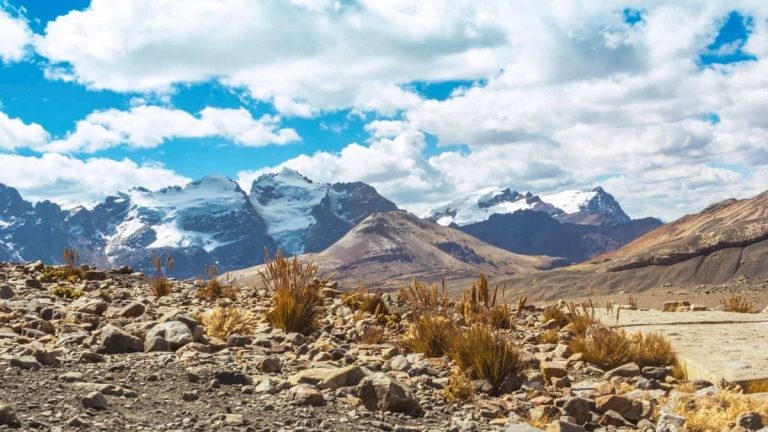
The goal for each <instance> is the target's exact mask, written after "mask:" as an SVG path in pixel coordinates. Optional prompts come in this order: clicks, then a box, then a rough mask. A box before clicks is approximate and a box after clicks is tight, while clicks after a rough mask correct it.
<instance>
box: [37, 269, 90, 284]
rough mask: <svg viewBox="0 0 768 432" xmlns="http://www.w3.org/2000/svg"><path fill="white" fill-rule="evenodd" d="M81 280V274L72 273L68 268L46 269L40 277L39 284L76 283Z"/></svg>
mask: <svg viewBox="0 0 768 432" xmlns="http://www.w3.org/2000/svg"><path fill="white" fill-rule="evenodd" d="M81 279H82V272H76V273H73V272H72V271H71V270H70V269H69V267H46V268H44V269H43V274H42V275H40V282H45V283H51V282H70V283H74V282H78V281H80V280H81Z"/></svg>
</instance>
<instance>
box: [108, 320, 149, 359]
mask: <svg viewBox="0 0 768 432" xmlns="http://www.w3.org/2000/svg"><path fill="white" fill-rule="evenodd" d="M99 339H100V341H101V345H100V346H99V349H100V350H101V351H102V352H104V353H105V354H122V353H129V352H141V351H144V343H143V342H142V341H141V339H139V338H137V337H136V336H133V335H131V334H129V333H127V332H125V331H124V330H123V329H121V328H119V327H115V326H114V325H112V324H107V325H106V326H104V327H103V328H102V329H101V330H100V336H99Z"/></svg>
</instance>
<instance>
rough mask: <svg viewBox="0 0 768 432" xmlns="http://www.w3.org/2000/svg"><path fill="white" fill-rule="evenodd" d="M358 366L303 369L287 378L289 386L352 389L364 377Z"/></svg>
mask: <svg viewBox="0 0 768 432" xmlns="http://www.w3.org/2000/svg"><path fill="white" fill-rule="evenodd" d="M365 375H366V374H365V372H364V371H363V369H362V368H360V367H359V366H347V367H343V368H315V369H305V370H303V371H299V372H298V373H296V374H294V375H292V376H291V377H289V378H288V382H290V383H291V384H312V385H315V386H317V387H318V388H321V389H337V388H341V387H353V386H355V385H357V384H358V383H359V382H360V380H362V379H363V377H365Z"/></svg>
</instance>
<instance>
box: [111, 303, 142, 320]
mask: <svg viewBox="0 0 768 432" xmlns="http://www.w3.org/2000/svg"><path fill="white" fill-rule="evenodd" d="M145 310H146V308H145V307H144V305H143V304H141V303H139V302H132V303H129V304H127V305H126V306H125V307H124V308H122V309H120V312H118V313H117V314H118V315H119V316H121V317H123V318H136V317H139V316H142V315H143V314H144V311H145Z"/></svg>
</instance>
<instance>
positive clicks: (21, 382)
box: [0, 263, 763, 432]
mask: <svg viewBox="0 0 768 432" xmlns="http://www.w3.org/2000/svg"><path fill="white" fill-rule="evenodd" d="M45 268H46V267H45V266H43V265H42V264H41V263H31V264H27V265H11V264H0V299H2V300H0V390H2V391H0V430H3V429H4V428H17V427H21V428H25V429H41V430H54V431H64V430H77V429H85V428H89V429H90V430H100V431H118V430H120V431H123V430H133V431H209V430H244V431H278V430H283V431H321V430H334V431H359V430H377V431H456V432H459V431H482V430H506V431H508V432H514V431H536V430H547V431H574V432H577V431H616V430H641V431H656V432H665V431H667V432H672V431H678V432H679V431H683V430H685V426H684V424H685V419H683V418H682V417H680V416H679V415H678V414H676V411H675V406H676V405H675V403H674V402H675V401H677V400H680V398H681V397H683V396H685V395H688V394H689V393H690V392H691V391H696V392H697V394H702V395H704V394H709V393H712V392H716V391H717V390H715V388H714V387H713V386H712V385H711V384H710V383H705V382H696V383H681V382H679V381H677V380H676V379H674V378H672V376H671V370H670V369H668V368H651V367H645V368H640V367H638V366H637V365H636V364H627V365H623V366H621V367H619V368H616V369H613V370H607V371H606V370H600V369H598V368H597V367H595V366H593V365H591V364H589V363H586V362H585V361H583V359H582V356H581V354H577V353H576V354H575V353H573V352H572V351H571V349H570V347H569V346H568V345H567V344H566V343H564V341H565V340H566V338H565V337H563V334H562V333H563V332H562V331H561V334H558V339H557V340H556V341H550V342H542V341H541V339H542V338H541V335H542V333H544V332H546V331H547V330H549V329H552V328H553V325H552V323H551V322H544V320H543V318H542V313H543V309H537V308H535V307H532V306H528V307H526V308H525V310H522V311H520V313H519V314H516V315H515V318H514V320H515V328H514V329H513V330H509V337H510V338H511V339H513V340H514V341H515V344H516V345H517V346H519V347H520V349H521V353H522V354H521V355H522V359H523V361H522V363H523V365H524V368H523V369H522V370H520V372H519V374H518V376H515V377H512V378H511V379H509V380H508V382H506V383H505V385H504V386H503V392H502V394H500V395H497V396H491V395H489V394H488V393H487V391H488V386H487V383H483V382H479V381H475V382H473V383H472V387H473V388H474V396H473V397H472V398H471V399H470V400H466V401H463V402H458V403H456V402H449V401H447V400H446V398H445V397H444V391H445V388H446V387H447V386H449V383H450V381H451V376H452V371H453V370H454V365H453V363H452V362H451V360H450V359H449V358H448V357H439V358H427V357H425V356H424V354H420V353H413V352H408V350H406V349H405V348H404V347H403V345H402V344H401V343H399V342H398V339H399V338H400V337H401V336H402V332H403V330H404V327H405V323H404V322H403V323H402V324H397V323H390V324H391V326H390V327H389V328H388V329H387V330H386V331H385V332H384V334H383V336H382V338H381V340H377V341H370V340H369V341H367V342H366V341H364V340H365V339H367V338H366V337H365V335H366V334H368V332H369V329H370V328H371V327H377V326H379V324H378V322H377V320H376V319H374V318H373V317H372V316H370V315H369V314H365V313H361V312H359V311H355V310H352V309H351V308H350V307H349V306H348V305H347V304H345V302H344V301H343V300H342V298H341V296H340V295H339V294H340V293H339V292H338V291H337V290H335V289H333V288H332V287H327V288H325V289H323V294H324V296H325V300H324V306H323V309H324V311H323V314H322V318H321V322H320V323H319V326H318V329H317V330H316V331H314V332H312V333H311V334H308V335H303V334H299V333H285V332H283V331H281V330H279V329H276V328H274V327H272V326H271V325H270V324H269V323H268V322H267V321H266V320H265V319H261V318H262V317H263V316H264V314H265V313H266V312H267V311H268V310H269V309H270V307H271V301H272V299H271V295H270V293H268V292H266V291H265V290H263V289H256V288H252V287H241V288H240V290H239V294H238V299H237V300H234V301H233V300H231V299H217V300H211V301H206V300H202V299H200V298H198V297H197V296H196V295H195V293H196V292H197V290H199V289H200V288H199V286H200V284H199V283H198V284H195V283H194V282H192V281H173V285H174V290H173V292H172V293H171V294H170V295H168V296H165V297H161V298H154V297H153V296H152V295H151V293H150V290H149V288H148V285H147V280H146V279H145V278H143V277H142V276H141V275H138V274H131V273H130V272H128V271H126V270H125V269H121V270H120V271H110V272H99V271H96V270H89V271H88V272H87V273H86V277H84V278H83V279H82V280H80V281H74V282H67V281H53V282H43V281H42V280H41V279H44V278H43V277H42V276H43V272H44V271H45ZM64 285H65V288H66V289H64V290H58V291H56V292H60V293H61V292H73V293H80V294H75V295H73V296H72V297H77V298H66V297H67V296H60V295H54V294H52V292H53V290H54V288H55V287H62V286H64ZM385 301H387V302H389V307H390V310H393V311H398V313H400V314H401V315H407V314H408V313H409V311H408V310H407V309H405V308H404V306H403V304H402V303H398V302H397V301H395V300H393V299H387V298H386V296H385ZM234 303H236V304H237V305H238V306H239V307H241V308H244V309H247V310H249V311H252V312H253V313H254V314H256V316H257V317H259V318H260V320H259V322H258V323H257V325H256V326H255V327H254V328H253V331H251V332H249V333H248V334H231V335H229V336H228V337H227V338H226V340H222V339H218V338H216V337H213V336H211V335H209V334H208V333H207V330H206V328H205V326H204V324H203V323H202V320H201V318H200V317H201V316H202V315H203V314H204V313H206V312H207V311H209V310H211V309H212V308H213V307H216V306H224V307H226V306H229V305H232V304H234ZM686 389H687V390H686ZM684 390H686V391H687V392H688V393H686V391H684ZM762 424H763V418H762V417H761V414H760V413H759V412H745V413H742V415H741V416H740V417H739V418H738V420H737V421H736V422H735V423H734V424H733V425H730V426H729V427H732V428H733V430H734V431H748V430H757V429H759V427H762Z"/></svg>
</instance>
